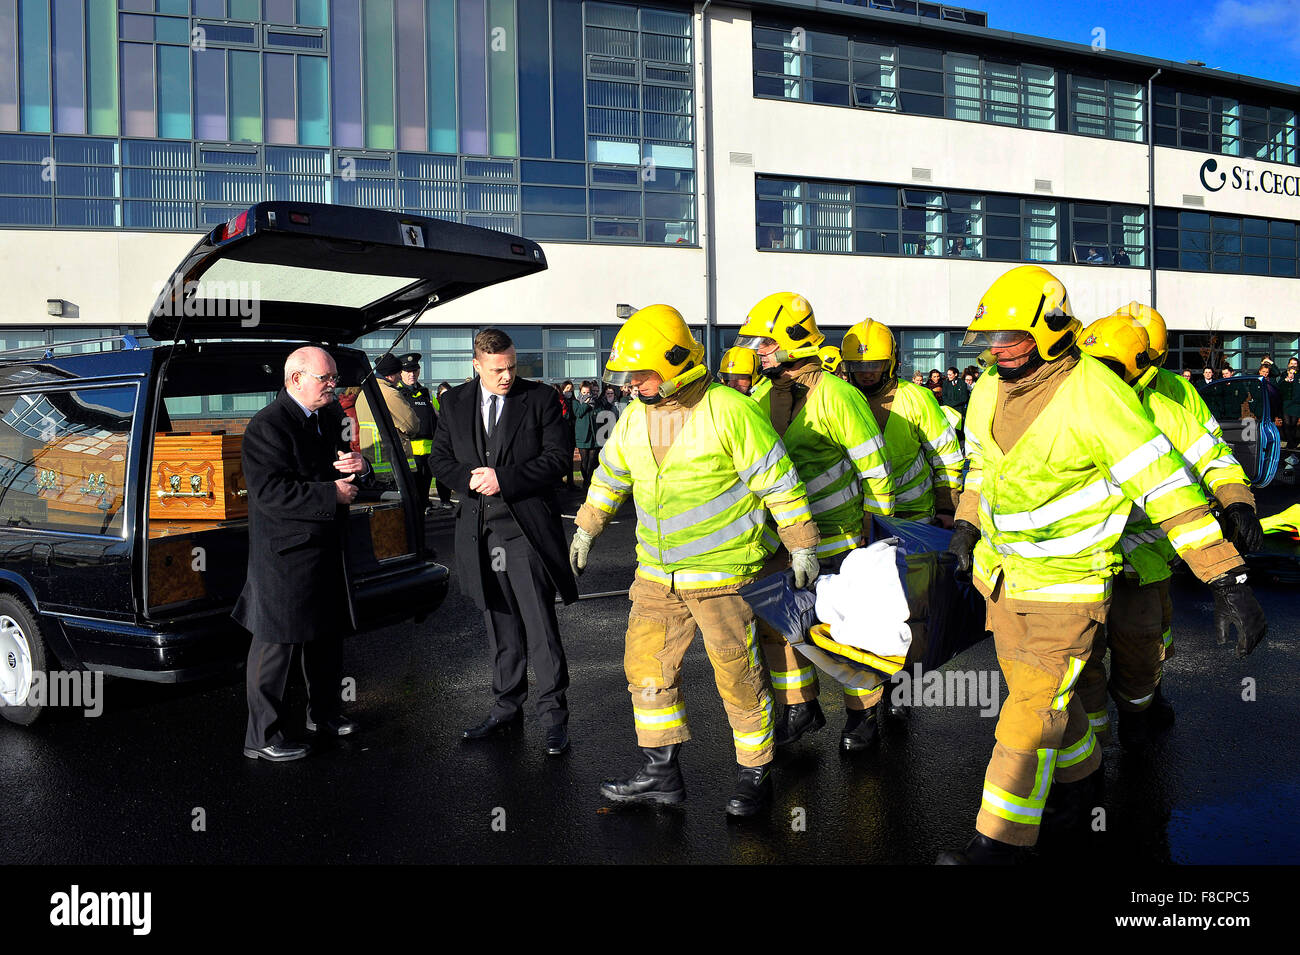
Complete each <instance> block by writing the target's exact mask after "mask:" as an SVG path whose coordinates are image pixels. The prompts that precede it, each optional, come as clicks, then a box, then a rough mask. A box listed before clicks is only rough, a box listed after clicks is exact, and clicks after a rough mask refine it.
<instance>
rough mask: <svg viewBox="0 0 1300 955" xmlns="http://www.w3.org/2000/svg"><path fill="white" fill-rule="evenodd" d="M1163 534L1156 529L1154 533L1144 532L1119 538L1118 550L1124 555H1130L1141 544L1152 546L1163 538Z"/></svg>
mask: <svg viewBox="0 0 1300 955" xmlns="http://www.w3.org/2000/svg"><path fill="white" fill-rule="evenodd" d="M1164 536H1165V535H1164V532H1163V531H1161V530H1159V529H1157V530H1154V531H1144V532H1143V533H1141V534H1128V535H1126V536H1125V537H1122V538H1120V542H1119V546H1120V549H1121V550H1123V551H1124V553H1126V554H1131V553H1133V551H1135V550H1137V549H1138V548H1139V547H1141V546H1142V545H1143V544H1154V543H1157V542H1158V541H1159V540H1160V539H1161V538H1163V537H1164Z"/></svg>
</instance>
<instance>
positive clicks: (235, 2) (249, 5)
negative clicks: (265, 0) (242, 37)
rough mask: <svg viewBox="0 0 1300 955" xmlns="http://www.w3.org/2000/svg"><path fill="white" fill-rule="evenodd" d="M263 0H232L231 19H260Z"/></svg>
mask: <svg viewBox="0 0 1300 955" xmlns="http://www.w3.org/2000/svg"><path fill="white" fill-rule="evenodd" d="M261 18H262V0H230V19H232V20H250V21H251V20H260V19H261Z"/></svg>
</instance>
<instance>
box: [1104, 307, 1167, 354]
mask: <svg viewBox="0 0 1300 955" xmlns="http://www.w3.org/2000/svg"><path fill="white" fill-rule="evenodd" d="M1115 314H1116V315H1124V316H1127V317H1128V318H1131V319H1133V321H1135V322H1137V323H1138V324H1139V325H1141V326H1142V327H1143V328H1145V329H1146V333H1147V338H1149V339H1150V340H1151V348H1150V349H1149V350H1148V351H1147V354H1148V355H1149V356H1150V358H1151V364H1153V365H1156V366H1158V367H1163V366H1164V363H1165V356H1166V355H1168V354H1169V329H1168V328H1167V327H1166V326H1165V317H1164V316H1163V315H1161V314H1160V313H1159V312H1157V311H1156V310H1155V309H1154V308H1152V307H1151V306H1150V305H1143V304H1141V303H1140V302H1129V303H1128V304H1127V305H1125V306H1124V307H1122V308H1119V309H1117V310H1116V311H1115Z"/></svg>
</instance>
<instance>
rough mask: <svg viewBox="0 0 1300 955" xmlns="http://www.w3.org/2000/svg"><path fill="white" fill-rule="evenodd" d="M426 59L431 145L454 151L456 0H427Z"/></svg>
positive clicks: (438, 151) (433, 150)
mask: <svg viewBox="0 0 1300 955" xmlns="http://www.w3.org/2000/svg"><path fill="white" fill-rule="evenodd" d="M424 16H425V22H426V23H428V24H431V25H432V24H436V25H437V28H436V29H432V28H431V29H429V30H427V31H426V46H425V63H426V82H427V83H428V90H427V91H426V94H425V99H426V100H427V101H428V104H429V147H428V148H429V149H430V150H431V151H432V152H435V153H454V152H456V150H457V145H456V144H457V142H458V137H457V135H456V30H455V24H456V0H426V4H425V8H424Z"/></svg>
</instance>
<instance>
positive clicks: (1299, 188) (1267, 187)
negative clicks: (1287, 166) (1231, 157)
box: [1201, 159, 1300, 196]
mask: <svg viewBox="0 0 1300 955" xmlns="http://www.w3.org/2000/svg"><path fill="white" fill-rule="evenodd" d="M1201 185H1202V186H1204V187H1205V190H1206V191H1207V192H1218V191H1219V190H1220V189H1224V188H1227V189H1232V190H1234V191H1237V192H1268V193H1272V194H1273V195H1277V196H1300V175H1290V176H1283V175H1279V174H1278V173H1276V172H1274V171H1273V170H1272V169H1251V168H1250V167H1248V166H1241V165H1234V166H1232V167H1230V168H1227V169H1220V168H1219V160H1217V159H1207V160H1205V162H1203V163H1201Z"/></svg>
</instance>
